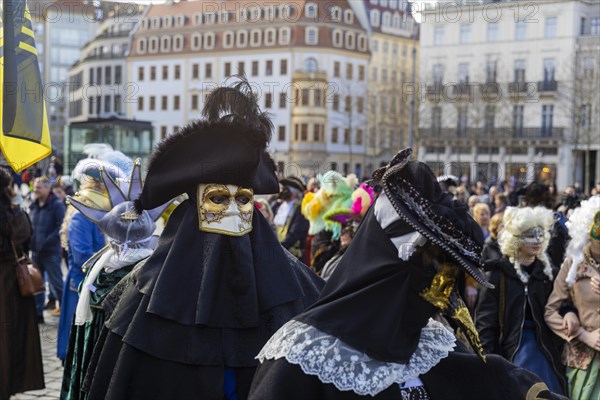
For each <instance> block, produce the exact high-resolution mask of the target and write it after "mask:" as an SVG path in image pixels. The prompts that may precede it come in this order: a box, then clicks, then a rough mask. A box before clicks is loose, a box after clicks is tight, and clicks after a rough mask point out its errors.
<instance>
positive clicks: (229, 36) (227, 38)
mask: <svg viewBox="0 0 600 400" xmlns="http://www.w3.org/2000/svg"><path fill="white" fill-rule="evenodd" d="M234 42H235V41H234V34H233V32H231V31H227V32H225V33H224V34H223V47H224V48H226V49H230V48H232V47H233V45H234Z"/></svg>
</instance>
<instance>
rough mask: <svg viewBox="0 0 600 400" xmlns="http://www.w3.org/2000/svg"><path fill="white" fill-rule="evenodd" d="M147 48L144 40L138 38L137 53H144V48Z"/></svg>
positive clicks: (146, 42)
mask: <svg viewBox="0 0 600 400" xmlns="http://www.w3.org/2000/svg"><path fill="white" fill-rule="evenodd" d="M147 47H148V41H147V39H146V38H140V39H139V40H138V42H137V51H138V53H140V54H144V53H146V48H147Z"/></svg>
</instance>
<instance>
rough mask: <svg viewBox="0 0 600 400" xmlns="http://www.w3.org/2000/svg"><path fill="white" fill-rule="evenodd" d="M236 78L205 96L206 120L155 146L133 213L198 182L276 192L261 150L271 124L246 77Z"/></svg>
mask: <svg viewBox="0 0 600 400" xmlns="http://www.w3.org/2000/svg"><path fill="white" fill-rule="evenodd" d="M239 78H240V81H239V82H238V83H236V84H235V85H233V86H231V87H221V88H219V89H216V90H214V91H213V92H212V93H211V94H210V95H209V96H208V97H207V100H206V104H205V106H204V109H203V111H202V113H203V115H204V116H205V117H206V118H207V120H205V121H196V122H193V123H191V124H189V125H187V126H185V127H184V128H182V129H181V130H180V131H179V132H177V133H175V134H173V135H172V136H169V137H167V138H166V139H164V140H163V141H162V142H160V143H159V144H158V145H157V147H156V149H155V150H154V152H153V153H152V154H151V155H150V161H149V163H148V175H147V177H146V183H145V185H144V189H143V191H142V193H141V195H140V197H139V198H138V199H137V200H136V202H135V204H136V209H137V210H138V211H140V210H148V209H152V208H155V207H157V206H159V205H161V204H163V203H165V202H166V201H168V200H170V199H172V198H174V197H176V196H178V195H180V194H182V193H184V192H193V189H194V188H195V187H196V185H198V184H201V183H221V184H230V185H239V186H243V187H249V188H252V189H253V190H254V193H255V194H271V193H277V192H279V183H278V181H277V176H276V174H275V163H274V161H273V159H272V158H271V157H270V156H269V154H268V153H267V150H266V148H267V144H268V142H269V140H270V139H271V132H272V129H273V125H272V123H271V121H270V120H269V118H268V116H267V115H266V114H265V113H262V112H261V111H260V109H259V107H258V104H257V102H256V96H255V95H254V93H252V90H251V88H250V85H249V83H248V81H247V80H246V78H245V77H243V76H242V77H239ZM222 114H225V115H224V116H222Z"/></svg>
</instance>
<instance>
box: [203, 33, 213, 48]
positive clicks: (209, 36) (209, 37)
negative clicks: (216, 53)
mask: <svg viewBox="0 0 600 400" xmlns="http://www.w3.org/2000/svg"><path fill="white" fill-rule="evenodd" d="M214 47H215V34H214V32H207V33H206V36H205V37H204V48H205V49H207V50H212V49H213V48H214Z"/></svg>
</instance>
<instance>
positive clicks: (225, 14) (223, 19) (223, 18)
mask: <svg viewBox="0 0 600 400" xmlns="http://www.w3.org/2000/svg"><path fill="white" fill-rule="evenodd" d="M227 22H229V11H221V13H220V14H219V23H220V24H226V23H227Z"/></svg>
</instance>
